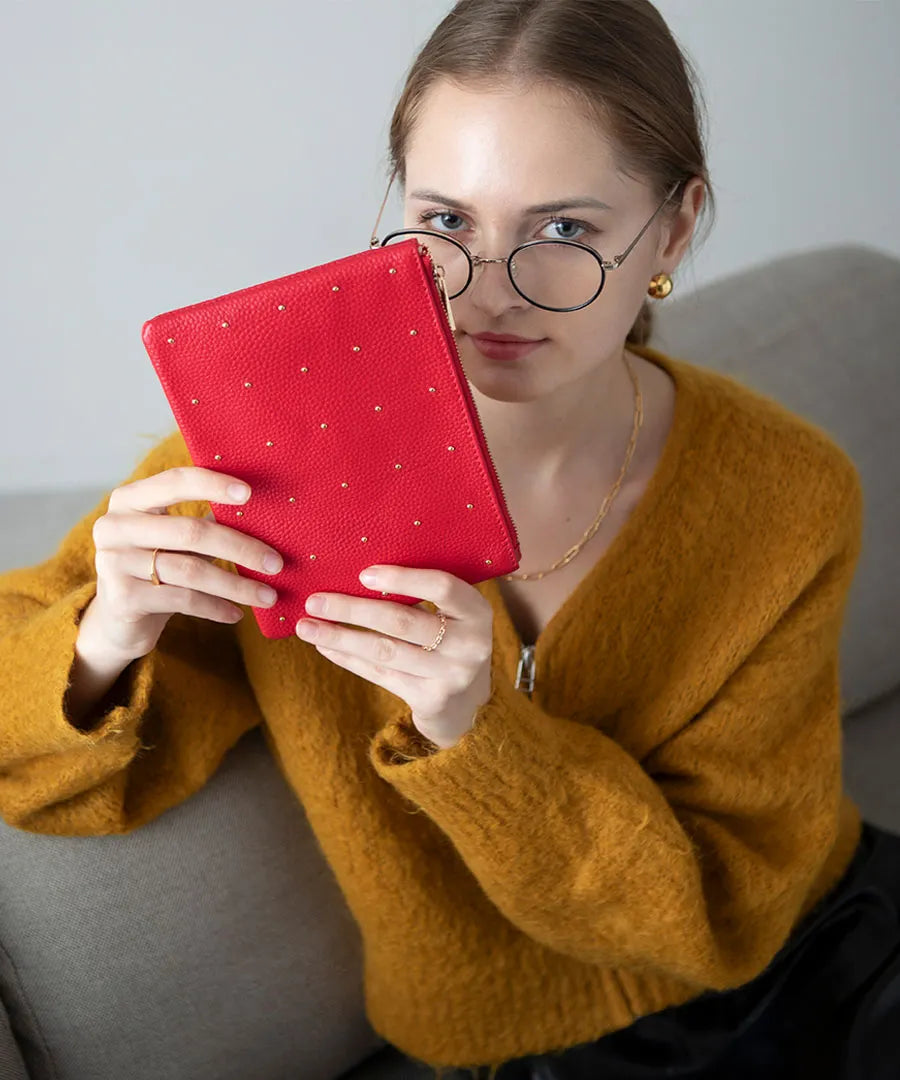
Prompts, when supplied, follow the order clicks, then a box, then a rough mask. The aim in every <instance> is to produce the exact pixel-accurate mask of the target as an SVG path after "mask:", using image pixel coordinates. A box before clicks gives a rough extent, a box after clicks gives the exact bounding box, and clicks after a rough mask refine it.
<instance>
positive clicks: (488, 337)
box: [469, 334, 543, 345]
mask: <svg viewBox="0 0 900 1080" xmlns="http://www.w3.org/2000/svg"><path fill="white" fill-rule="evenodd" d="M469 337H474V338H478V340H479V341H499V342H503V341H506V342H511V343H513V344H516V345H531V344H533V343H534V342H536V341H541V340H543V339H542V338H527V337H517V336H516V335H515V334H470V335H469Z"/></svg>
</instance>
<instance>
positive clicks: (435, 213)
mask: <svg viewBox="0 0 900 1080" xmlns="http://www.w3.org/2000/svg"><path fill="white" fill-rule="evenodd" d="M437 218H441V219H443V223H444V224H445V225H447V221H446V219H448V218H451V219H452V218H455V219H456V221H457V222H462V221H465V218H463V217H461V216H460V215H459V214H456V213H454V212H453V211H452V210H424V211H423V212H422V213H421V214H419V216H418V217H417V219H416V224H417V225H427V224H428V223H429V222H430V221H433V220H435V219H437ZM557 226H562V227H564V228H566V227H571V226H574V227H575V228H576V229H581V230H582V232H581V233H580V234H578V235H572V234H571V233H561V232H557V233H556V234H555V235H553V236H547V237H544V239H546V240H578V241H580V242H581V243H587V242H588V239H589V238H590V237H593V236H597V235H599V233H600V230H599V229H598V228H596V227H595V226H593V225H591V224H590V223H589V222H587V221H579V220H577V219H575V218H565V217H554V218H550V219H549V220H548V221H546V222H545V223H544V225H543V226H541V228H542V229H547V228H550V227H553V228H556V227H557ZM436 231H442V230H436ZM443 231H446V232H450V233H455V232H462V231H464V230H462V229H458V228H453V227H452V226H448V227H447V228H446V229H445V230H443Z"/></svg>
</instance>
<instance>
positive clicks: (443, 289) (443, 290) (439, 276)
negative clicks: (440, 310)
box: [431, 263, 456, 334]
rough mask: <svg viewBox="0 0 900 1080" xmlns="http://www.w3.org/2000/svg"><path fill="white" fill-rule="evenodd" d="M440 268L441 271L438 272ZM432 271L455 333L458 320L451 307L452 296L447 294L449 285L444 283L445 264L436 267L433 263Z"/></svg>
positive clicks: (448, 319)
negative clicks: (454, 316)
mask: <svg viewBox="0 0 900 1080" xmlns="http://www.w3.org/2000/svg"><path fill="white" fill-rule="evenodd" d="M439 270H440V272H438V271H439ZM431 272H432V273H433V274H434V280H435V281H436V282H437V287H438V292H439V293H440V294H441V299H442V300H443V301H444V307H445V308H446V309H447V321H448V322H449V323H450V329H451V330H452V331H453V333H454V334H455V333H456V320H455V319H454V318H453V309H452V308H451V307H450V297H449V296H448V295H447V286H446V285H445V284H444V268H443V266H441V267H436V266H435V265H434V263H432V265H431Z"/></svg>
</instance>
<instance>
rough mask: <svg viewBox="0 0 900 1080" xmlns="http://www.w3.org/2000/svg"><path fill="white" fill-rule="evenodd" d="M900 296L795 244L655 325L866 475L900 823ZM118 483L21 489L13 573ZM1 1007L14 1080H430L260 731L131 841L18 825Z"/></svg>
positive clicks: (894, 264)
mask: <svg viewBox="0 0 900 1080" xmlns="http://www.w3.org/2000/svg"><path fill="white" fill-rule="evenodd" d="M681 288H682V290H684V289H685V286H684V285H683V284H682V286H681ZM898 295H900V261H898V260H896V259H894V258H892V257H889V256H887V255H884V254H881V253H879V252H877V251H875V250H873V249H870V248H865V247H856V246H846V247H832V248H827V249H821V250H818V251H811V252H804V253H799V254H793V255H789V256H786V257H782V258H780V259H778V260H776V261H773V262H771V263H768V264H766V265H763V266H759V267H753V268H751V269H748V270H745V271H743V272H741V273H738V274H736V275H733V276H731V277H728V278H727V279H724V280H721V281H718V282H716V283H714V284H711V285H708V286H705V287H703V288H701V289H700V290H698V291H696V292H695V293H693V294H691V295H689V296H684V297H678V296H677V295H676V296H675V297H673V299H672V300H671V301H668V302H667V303H666V304H663V305H658V306H657V312H658V319H659V324H658V332H657V334H656V336H655V337H654V340H653V344H654V345H656V346H657V347H658V348H661V349H663V350H664V351H667V352H672V353H674V354H676V355H679V356H682V357H684V358H686V359H689V360H691V361H692V362H695V363H698V364H705V365H709V366H713V367H716V368H718V369H720V370H722V371H724V372H726V373H727V374H729V375H732V376H734V377H736V378H738V379H740V380H742V381H744V382H745V383H747V384H749V385H751V386H753V387H754V388H756V389H758V390H761V391H763V392H764V393H767V394H769V395H770V396H772V397H775V398H777V399H779V400H780V401H782V402H783V403H784V404H785V405H787V406H788V407H789V408H791V409H793V410H794V411H796V412H799V413H801V414H803V415H805V416H807V417H808V418H810V419H812V420H813V421H814V422H816V423H818V424H820V425H821V426H822V427H824V428H825V429H826V430H827V431H829V433H830V434H831V435H832V436H833V437H834V438H835V439H836V440H837V441H838V442H839V443H840V444H841V445H842V446H843V447H844V448H845V449H846V451H847V452H848V453H849V454H850V456H851V457H852V458H853V460H854V461H855V462H856V464H857V466H858V468H859V470H860V473H861V475H862V478H863V483H864V488H865V493H866V503H867V505H866V526H865V540H864V547H863V553H862V556H861V561H860V565H859V568H858V570H857V576H856V579H855V581H854V584H853V588H852V592H851V596H850V600H849V607H848V612H847V618H846V623H845V626H844V637H843V642H842V683H843V696H844V699H845V705H846V707H845V777H846V783H847V786H848V788H849V790H850V792H851V794H852V795H853V797H854V798H855V799H856V800H857V802H858V803H859V804H860V806H861V808H862V811H863V815H864V817H866V818H867V819H868V820H870V821H872V822H874V823H876V824H878V825H881V826H882V827H883V828H887V829H890V830H892V831H895V832H900V785H898V782H897V776H898V765H900V760H898V759H900V748H898V746H900V574H898V573H897V566H896V552H897V537H898V535H900V520H898V510H900V499H898V494H900V485H898V476H897V473H898V462H900V431H898V424H897V422H896V420H897V413H898V406H900V374H898V369H897V357H898V342H900V305H898V304H897V299H896V298H897V296H898ZM101 494H102V491H98V490H96V489H93V488H92V489H90V490H79V491H62V492H59V493H58V494H52V495H47V494H33V495H31V494H25V495H15V496H8V497H6V498H3V499H0V503H2V518H0V520H2V522H3V533H2V536H0V541H2V543H0V570H4V569H7V568H11V567H15V566H23V565H29V564H32V563H35V562H38V561H39V560H41V559H43V558H45V557H47V556H48V555H49V554H51V553H52V552H53V550H55V545H56V543H57V542H58V541H59V540H60V539H61V538H62V536H63V535H64V533H66V532H67V531H68V529H69V528H70V527H71V525H72V524H74V522H75V521H76V519H77V518H78V517H80V516H81V515H82V514H83V513H86V512H87V511H88V510H89V509H90V508H92V507H93V505H94V504H95V502H96V501H97V500H98V499H99V497H100V496H101ZM185 722H186V723H189V722H190V717H185ZM0 1005H2V1006H3V1007H2V1008H0V1080H27V1078H30V1080H51V1078H52V1080H151V1078H152V1080H299V1078H303V1080H335V1078H336V1077H342V1076H345V1075H346V1076H347V1077H348V1078H349V1077H350V1076H352V1077H353V1080H376V1078H377V1080H399V1078H401V1077H402V1078H403V1080H406V1078H408V1077H413V1076H417V1077H418V1076H423V1075H430V1073H423V1072H422V1071H420V1070H418V1069H416V1068H410V1067H406V1066H404V1065H402V1064H401V1063H399V1062H398V1057H399V1055H396V1054H395V1053H394V1052H392V1049H391V1048H390V1047H389V1046H386V1044H385V1043H384V1041H383V1040H382V1039H380V1038H379V1037H378V1036H377V1035H376V1034H375V1032H374V1031H373V1030H372V1029H371V1028H370V1026H369V1024H368V1022H367V1020H366V1017H365V1011H364V1001H363V992H362V969H361V952H360V943H359V938H358V935H357V931H356V927H355V923H354V922H353V920H352V918H351V916H350V915H349V913H348V911H347V909H346V907H345V906H344V903H343V899H342V895H341V893H340V891H339V889H338V887H337V885H336V883H335V881H334V879H333V877H332V875H331V872H330V869H329V867H328V865H327V864H326V863H325V862H324V860H323V858H322V856H321V854H320V852H319V849H318V847H317V845H316V842H315V839H314V837H313V835H312V834H311V832H310V830H309V828H308V827H307V823H306V820H305V818H304V815H303V811H302V806H301V805H300V804H299V802H298V801H297V799H296V798H295V796H294V795H293V793H292V792H291V791H290V790H289V789H288V788H287V787H286V785H285V782H284V780H283V779H282V777H281V776H280V774H279V772H278V770H277V768H276V766H275V764H274V762H273V761H272V760H271V758H270V756H269V754H268V752H267V750H266V747H265V745H264V743H263V741H262V736H261V734H260V732H259V731H258V730H256V731H252V732H250V733H248V734H247V735H246V736H245V737H244V738H243V739H242V740H241V742H240V743H239V744H238V745H237V746H235V747H234V749H233V750H232V751H231V752H230V753H229V755H228V756H227V758H226V759H225V761H224V762H223V764H222V766H221V768H220V770H219V771H218V772H217V773H216V775H215V776H214V777H213V778H212V779H211V780H210V782H209V783H208V784H207V785H206V786H205V787H204V788H203V789H202V790H201V791H200V792H199V793H198V794H197V795H195V796H194V797H192V798H191V799H190V800H188V801H187V802H185V803H182V804H181V805H180V806H178V807H175V808H174V809H172V810H170V811H168V812H167V813H165V814H163V815H162V816H161V817H160V818H158V819H157V820H156V821H153V822H151V823H150V824H149V825H147V826H145V827H144V828H142V829H139V830H137V831H136V832H134V833H132V834H130V835H127V836H108V837H96V838H94V837H72V838H68V837H52V836H41V835H37V834H32V833H27V832H24V831H22V830H16V829H13V828H10V827H9V826H8V825H6V824H5V823H3V822H2V821H0Z"/></svg>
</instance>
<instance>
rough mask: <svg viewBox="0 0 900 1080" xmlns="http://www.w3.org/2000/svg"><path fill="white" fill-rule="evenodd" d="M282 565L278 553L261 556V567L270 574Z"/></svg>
mask: <svg viewBox="0 0 900 1080" xmlns="http://www.w3.org/2000/svg"><path fill="white" fill-rule="evenodd" d="M283 565H284V563H283V562H282V559H281V556H280V555H266V556H264V557H263V569H264V570H268V571H269V573H270V574H275V573H277V572H278V571H279V570H280V569H281V567H282V566H283Z"/></svg>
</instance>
